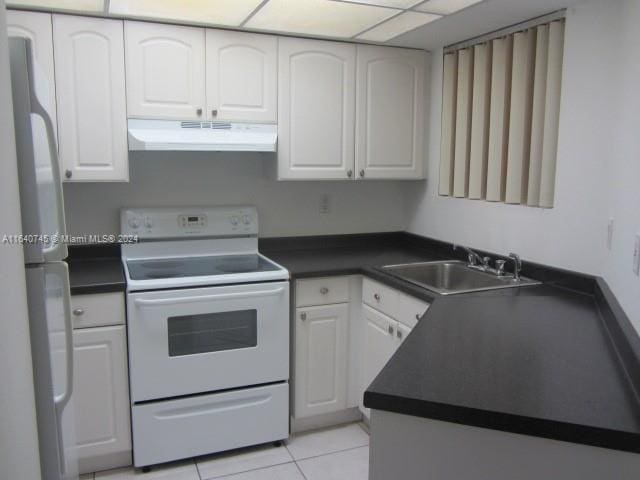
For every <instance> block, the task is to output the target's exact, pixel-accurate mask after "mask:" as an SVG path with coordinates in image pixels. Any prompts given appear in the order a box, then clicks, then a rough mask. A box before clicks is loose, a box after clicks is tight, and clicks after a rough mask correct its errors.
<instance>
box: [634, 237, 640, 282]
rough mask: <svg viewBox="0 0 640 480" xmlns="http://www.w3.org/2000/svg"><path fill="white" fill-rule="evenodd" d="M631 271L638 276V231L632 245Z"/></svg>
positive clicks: (639, 260) (639, 242) (639, 245)
mask: <svg viewBox="0 0 640 480" xmlns="http://www.w3.org/2000/svg"><path fill="white" fill-rule="evenodd" d="M633 273H635V274H636V277H637V276H640V233H636V241H635V246H634V247H633Z"/></svg>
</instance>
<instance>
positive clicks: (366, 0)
mask: <svg viewBox="0 0 640 480" xmlns="http://www.w3.org/2000/svg"><path fill="white" fill-rule="evenodd" d="M334 1H338V2H340V1H342V0H334ZM347 1H349V2H353V3H362V4H365V5H378V6H381V7H392V8H401V9H405V8H411V7H413V6H414V5H417V4H418V3H420V2H422V0H347Z"/></svg>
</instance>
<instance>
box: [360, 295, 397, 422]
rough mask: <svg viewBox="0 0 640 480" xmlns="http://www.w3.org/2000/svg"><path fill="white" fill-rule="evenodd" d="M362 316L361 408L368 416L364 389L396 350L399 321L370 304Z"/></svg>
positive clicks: (364, 307)
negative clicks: (396, 333)
mask: <svg viewBox="0 0 640 480" xmlns="http://www.w3.org/2000/svg"><path fill="white" fill-rule="evenodd" d="M362 318H363V320H364V344H363V352H362V356H363V359H362V385H363V389H362V392H361V395H360V410H361V411H362V413H364V414H365V415H367V417H368V416H369V411H368V409H365V408H364V404H363V394H364V390H365V389H366V387H367V386H368V385H369V384H370V383H371V382H372V381H373V379H374V378H376V376H377V375H378V373H380V370H382V368H383V367H384V366H385V365H386V363H387V362H388V361H389V359H390V358H391V356H392V355H393V352H395V351H396V347H397V342H396V337H395V330H396V328H397V325H398V322H396V321H395V320H394V319H393V318H391V317H388V316H386V315H385V314H384V313H381V312H379V311H377V310H374V309H373V308H371V307H369V306H368V305H363V306H362Z"/></svg>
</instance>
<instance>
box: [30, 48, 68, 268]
mask: <svg viewBox="0 0 640 480" xmlns="http://www.w3.org/2000/svg"><path fill="white" fill-rule="evenodd" d="M28 68H29V70H30V72H29V82H30V85H29V91H30V95H31V110H32V113H34V114H35V115H38V116H39V117H41V118H42V120H43V122H44V126H45V129H46V131H47V143H48V145H49V158H50V159H51V175H52V177H53V185H54V189H55V198H56V217H57V223H58V226H59V228H60V230H61V231H60V232H58V234H59V235H64V234H66V231H65V218H64V201H63V194H62V179H61V177H60V162H59V159H58V147H57V145H56V141H55V130H54V128H53V121H52V120H51V116H50V115H49V112H47V109H46V108H44V107H43V106H42V103H40V100H39V99H38V96H37V95H36V91H37V90H36V85H35V82H36V75H37V72H36V67H35V65H34V63H33V58H31V59H29V62H28ZM42 255H43V257H44V260H45V261H46V262H51V261H60V260H63V259H64V258H65V257H66V256H67V253H66V248H65V244H64V242H63V239H62V238H58V241H57V242H52V244H51V246H49V247H45V248H43V249H42Z"/></svg>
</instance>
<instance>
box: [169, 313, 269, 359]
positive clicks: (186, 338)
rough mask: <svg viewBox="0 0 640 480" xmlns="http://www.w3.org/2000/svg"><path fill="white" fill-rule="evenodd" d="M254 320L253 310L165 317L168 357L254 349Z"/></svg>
mask: <svg viewBox="0 0 640 480" xmlns="http://www.w3.org/2000/svg"><path fill="white" fill-rule="evenodd" d="M257 317H258V312H257V310H238V311H235V312H220V313H203V314H200V315H183V316H179V317H169V318H168V320H167V323H168V333H169V356H170V357H179V356H183V355H194V354H198V353H210V352H221V351H224V350H238V349H241V348H251V347H255V346H257V344H258V327H257V321H258V319H257Z"/></svg>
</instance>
